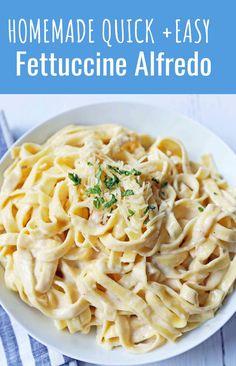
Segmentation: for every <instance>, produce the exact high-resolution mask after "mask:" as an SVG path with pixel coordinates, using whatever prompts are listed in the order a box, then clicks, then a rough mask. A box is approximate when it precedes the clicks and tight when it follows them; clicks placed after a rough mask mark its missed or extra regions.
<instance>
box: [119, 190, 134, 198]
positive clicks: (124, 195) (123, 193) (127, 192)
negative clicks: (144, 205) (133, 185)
mask: <svg viewBox="0 0 236 366" xmlns="http://www.w3.org/2000/svg"><path fill="white" fill-rule="evenodd" d="M133 195H134V191H133V190H132V189H126V191H124V192H122V197H127V196H133Z"/></svg>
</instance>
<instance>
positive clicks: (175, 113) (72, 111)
mask: <svg viewBox="0 0 236 366" xmlns="http://www.w3.org/2000/svg"><path fill="white" fill-rule="evenodd" d="M107 105H116V106H119V105H125V106H126V107H127V108H128V107H130V106H132V107H134V106H138V107H143V108H148V109H150V108H151V109H153V110H156V111H157V112H158V111H162V112H163V113H165V114H168V115H169V116H173V117H174V116H176V117H177V116H178V117H181V119H184V120H186V121H189V122H191V123H192V124H194V125H195V127H196V128H201V129H202V131H206V132H207V134H210V135H211V136H212V137H214V139H216V140H217V142H218V143H220V144H221V145H223V146H224V148H225V149H227V150H228V151H229V152H230V153H231V154H233V155H234V157H235V158H236V154H235V152H234V151H233V149H232V148H231V147H230V146H228V145H227V143H225V141H224V140H222V139H221V138H220V137H219V136H218V135H217V134H215V133H214V132H213V131H211V129H209V128H208V127H206V126H205V125H203V124H201V123H200V122H198V121H197V120H195V119H194V118H191V117H189V116H187V115H185V114H183V113H179V112H178V111H175V110H168V109H167V108H163V107H160V106H156V105H153V104H151V103H150V104H149V103H146V102H145V103H142V102H132V101H131V102H129V101H108V102H101V103H100V102H96V103H89V104H84V105H82V106H79V107H75V108H72V109H68V110H66V111H64V112H62V113H59V114H57V115H55V116H52V117H50V118H47V119H46V120H45V121H42V122H39V123H37V124H36V125H35V126H32V127H31V128H30V129H29V130H27V131H25V132H24V133H23V134H22V135H21V136H20V137H19V138H18V139H17V140H16V141H15V142H14V144H13V145H12V146H11V148H13V147H15V146H19V145H20V144H21V143H22V141H23V140H24V139H25V138H27V136H28V135H30V134H31V133H33V132H34V131H35V130H37V129H41V128H43V127H44V126H45V125H48V124H49V123H55V120H56V119H58V118H63V117H64V116H65V117H66V115H68V114H75V113H79V111H81V110H82V109H84V110H86V109H87V108H94V107H98V106H103V107H106V106H107ZM85 124H88V123H86V122H85ZM94 124H95V125H96V124H98V123H96V122H95V123H94ZM121 124H122V122H121ZM11 148H10V149H8V151H7V152H6V153H5V154H4V155H3V156H2V157H1V159H0V167H1V166H2V164H3V163H4V161H5V160H6V159H8V158H10V151H11ZM10 159H11V158H10ZM4 286H5V284H4ZM5 287H6V286H5ZM8 290H9V289H8ZM9 291H11V290H9ZM232 295H233V294H230V295H229V296H227V299H226V300H225V301H224V303H223V306H222V307H225V302H228V300H229V298H231V296H232ZM16 296H18V295H16ZM21 301H22V300H21ZM6 302H7V301H6ZM0 304H1V305H2V307H3V308H4V310H5V311H6V312H7V313H8V314H10V316H11V317H12V318H13V319H14V320H15V321H16V322H18V323H19V324H20V325H21V326H22V327H23V328H24V329H25V330H26V331H27V333H28V334H29V335H31V336H32V337H33V338H34V339H36V340H37V341H39V342H40V343H42V344H44V345H45V346H47V347H52V348H53V349H54V350H56V351H58V352H60V353H61V354H62V351H61V349H59V346H58V347H57V346H55V345H52V344H50V343H47V342H46V341H44V340H43V339H42V338H41V337H40V336H35V334H34V332H32V331H31V330H30V329H29V328H28V326H26V325H23V324H22V323H21V322H20V321H18V320H17V317H16V316H15V315H14V313H13V312H12V311H11V310H9V309H8V308H7V305H6V304H5V301H4V300H2V299H1V298H0ZM219 311H221V309H219V310H218V311H217V314H216V316H215V317H214V318H216V317H217V316H218V315H219ZM235 312H236V305H235V309H234V310H231V312H230V314H229V315H227V316H226V320H225V319H224V320H223V321H221V322H222V324H220V325H218V326H217V327H216V328H215V329H214V328H212V329H211V330H210V331H209V332H206V335H203V337H202V338H201V339H200V340H197V341H196V342H195V343H193V344H191V345H190V347H187V346H186V347H184V349H181V347H180V349H179V350H178V348H179V347H176V352H173V354H171V355H170V356H168V355H163V356H159V358H158V360H155V356H154V357H153V360H147V361H146V362H147V363H153V362H158V361H164V360H168V359H172V358H173V357H176V356H179V355H181V354H184V353H185V352H187V351H190V350H191V349H193V348H195V347H197V346H198V345H200V344H201V343H203V342H204V341H206V340H207V339H209V338H210V337H211V336H212V335H214V334H215V333H216V332H217V331H219V330H220V329H221V328H222V327H223V326H224V325H225V324H226V323H227V322H228V321H229V320H230V319H231V317H232V316H233V315H234V314H235ZM198 329H199V328H198ZM94 342H96V340H95V339H94ZM176 344H177V343H176ZM154 351H155V350H154ZM107 352H112V351H107ZM125 352H127V351H125ZM63 354H64V355H68V356H69V357H72V358H74V359H75V356H74V355H72V354H71V353H68V352H64V350H63ZM147 354H148V353H147ZM149 354H150V353H149ZM133 355H134V356H136V358H137V357H138V354H133ZM79 357H80V356H79ZM78 360H79V361H83V362H93V363H96V364H100V365H108V366H110V365H114V366H120V365H127V366H128V365H143V364H145V361H143V360H142V361H141V360H140V361H139V360H137V359H135V360H134V361H132V362H131V361H127V362H126V363H124V362H123V361H122V363H121V362H119V363H118V362H116V361H115V360H114V362H112V363H111V362H109V363H108V362H107V363H106V361H105V362H104V360H102V361H99V360H97V359H96V357H95V358H92V359H89V358H86V357H83V356H82V357H80V358H79V359H78Z"/></svg>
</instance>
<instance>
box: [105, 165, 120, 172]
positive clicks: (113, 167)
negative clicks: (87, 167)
mask: <svg viewBox="0 0 236 366" xmlns="http://www.w3.org/2000/svg"><path fill="white" fill-rule="evenodd" d="M107 167H108V169H110V170H113V172H116V173H118V174H120V169H119V168H117V167H116V166H112V165H108V166H107Z"/></svg>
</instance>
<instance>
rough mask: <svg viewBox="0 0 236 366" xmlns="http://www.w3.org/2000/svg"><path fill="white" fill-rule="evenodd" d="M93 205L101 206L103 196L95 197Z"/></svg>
mask: <svg viewBox="0 0 236 366" xmlns="http://www.w3.org/2000/svg"><path fill="white" fill-rule="evenodd" d="M93 205H94V207H95V208H97V209H99V208H100V207H101V198H100V197H95V198H94V200H93Z"/></svg>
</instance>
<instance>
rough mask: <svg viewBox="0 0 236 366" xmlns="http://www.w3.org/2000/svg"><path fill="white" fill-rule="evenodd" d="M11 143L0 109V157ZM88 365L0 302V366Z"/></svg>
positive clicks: (11, 139) (10, 136)
mask: <svg viewBox="0 0 236 366" xmlns="http://www.w3.org/2000/svg"><path fill="white" fill-rule="evenodd" d="M12 143H13V138H12V135H11V133H10V131H9V128H8V125H7V121H6V118H5V115H4V113H3V112H1V111H0V157H1V156H2V155H3V154H4V153H5V152H6V151H7V149H8V148H9V147H10V146H11V144H12ZM34 365H35V366H61V365H68V366H85V365H86V366H89V364H88V363H85V362H81V361H78V360H73V359H72V358H70V357H67V356H64V355H62V354H61V353H59V352H57V351H55V350H54V349H52V348H49V347H46V346H44V345H43V344H41V343H39V342H38V341H36V340H35V339H34V338H32V337H31V336H29V335H28V334H27V333H26V331H25V330H24V329H23V327H22V326H21V325H20V324H18V323H17V322H16V321H15V320H14V319H12V318H10V317H9V316H8V314H7V313H6V312H5V311H4V309H3V308H2V306H1V305H0V366H34Z"/></svg>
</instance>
